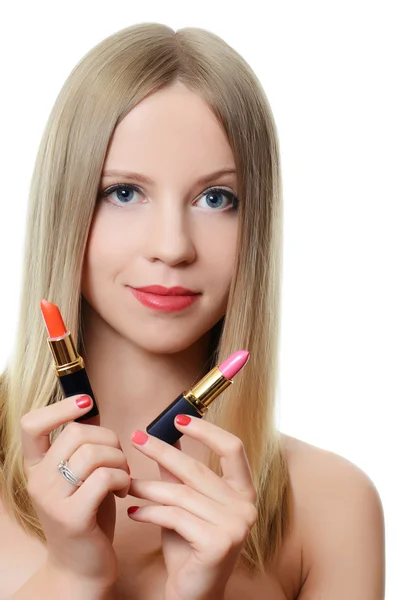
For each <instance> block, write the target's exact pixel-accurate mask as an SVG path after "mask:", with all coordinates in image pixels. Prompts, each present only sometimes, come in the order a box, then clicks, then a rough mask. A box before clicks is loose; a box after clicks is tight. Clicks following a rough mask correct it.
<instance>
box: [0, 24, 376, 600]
mask: <svg viewBox="0 0 397 600" xmlns="http://www.w3.org/2000/svg"><path fill="white" fill-rule="evenodd" d="M281 234H282V198H281V178H280V165H279V152H278V140H277V134H276V128H275V125H274V122H273V118H272V113H271V110H270V107H269V105H268V103H267V100H266V97H265V94H264V92H263V90H262V89H261V86H260V84H259V82H258V81H257V79H256V77H255V75H254V74H253V73H252V71H251V69H250V68H249V67H248V65H247V64H246V63H245V62H244V60H243V59H242V58H241V57H240V56H239V55H238V54H237V53H236V52H235V51H234V50H232V49H231V48H230V47H229V46H228V45H227V44H226V43H224V42H223V41H222V40H220V39H219V38H218V37H217V36H215V35H213V34H211V33H209V32H206V31H204V30H200V29H195V28H189V29H184V30H181V31H178V32H176V33H175V32H174V31H173V30H172V29H170V28H168V27H166V26H163V25H158V24H143V25H139V26H134V27H131V28H128V29H125V30H123V31H120V32H119V33H117V34H115V35H113V36H111V37H109V38H108V39H107V40H105V41H104V42H102V43H101V44H99V45H98V46H97V47H96V48H94V49H93V50H92V51H91V52H90V53H89V54H88V55H87V56H86V57H85V58H84V59H83V60H82V61H81V62H80V64H79V65H78V66H77V67H76V68H75V69H74V71H73V72H72V74H71V75H70V77H69V78H68V80H67V82H66V83H65V86H64V87H63V89H62V91H61V93H60V95H59V97H58V99H57V101H56V104H55V107H54V109H53V112H52V114H51V116H50V119H49V122H48V125H47V128H46V131H45V133H44V136H43V140H42V144H41V146H40V150H39V154H38V158H37V163H36V168H35V173H34V177H33V181H32V189H31V200H30V206H29V214H28V228H27V241H26V249H25V253H26V255H25V256H26V258H25V263H24V265H25V271H24V281H23V293H22V305H21V313H20V321H19V333H18V339H17V344H16V348H15V352H14V355H13V360H12V361H10V363H9V364H8V367H7V369H6V371H5V373H4V374H3V376H2V379H1V388H0V398H1V412H0V415H1V423H0V425H1V481H0V483H1V493H2V511H1V522H0V527H1V531H2V542H1V546H0V569H1V575H2V577H1V583H0V596H1V597H4V598H6V597H7V598H8V597H12V598H17V599H21V600H22V599H24V598H54V597H57V598H58V599H62V598H70V597H74V598H84V600H87V599H88V600H89V599H91V598H92V599H95V600H97V599H102V598H103V599H105V598H106V599H111V598H134V599H137V600H138V599H139V600H145V599H149V598H150V599H151V600H152V599H157V598H165V599H166V600H215V599H216V600H222V599H223V598H225V599H230V600H232V599H234V598H240V597H241V595H242V594H245V596H246V597H247V598H250V599H253V600H255V599H259V598H260V599H262V598H269V599H271V600H279V599H280V600H281V599H283V600H285V599H289V600H292V599H296V598H299V599H300V600H309V599H310V598H317V597H320V596H321V598H322V599H323V600H331V599H332V600H333V599H335V598H338V599H339V600H344V599H346V600H347V599H348V600H353V599H354V598H357V599H358V598H359V599H360V600H367V599H368V600H370V599H371V600H373V599H375V598H376V599H380V598H382V597H383V561H384V557H383V547H384V538H383V516H382V508H381V504H380V500H379V497H378V495H377V492H376V490H375V488H374V486H373V484H372V482H371V481H370V480H369V478H368V477H367V476H366V475H365V474H364V473H362V472H361V471H360V470H359V469H358V468H357V467H355V466H354V465H352V464H351V463H349V462H348V461H346V460H344V459H342V458H341V457H338V456H336V455H334V454H332V453H330V452H325V451H322V450H320V449H317V448H315V447H312V446H310V445H308V444H305V443H304V442H301V441H299V440H296V439H293V438H290V437H288V436H284V435H282V434H280V433H279V432H278V431H277V429H276V427H275V421H274V401H275V393H276V388H277V364H278V337H279V300H280V278H281V257H282V254H281V244H282V237H281ZM147 286H151V287H152V286H162V287H163V288H164V287H165V288H166V290H165V293H168V295H172V294H175V293H176V294H177V296H179V297H181V296H184V295H187V296H189V298H190V300H191V302H189V303H188V305H184V308H180V309H175V307H174V309H173V310H170V309H169V306H168V309H167V306H166V304H164V299H163V300H162V299H161V297H159V294H158V293H154V294H153V289H152V290H149V292H148V291H147V289H146V288H147ZM181 287H182V288H183V290H180V289H178V288H181ZM175 288H176V289H175ZM154 291H155V292H156V291H158V290H156V289H155V290H154ZM160 291H161V292H162V293H163V292H164V289H163V290H160ZM43 298H46V299H48V300H49V301H50V302H53V303H55V304H57V305H58V306H59V307H60V310H61V312H62V315H63V316H64V319H65V322H66V323H67V324H68V327H69V329H70V331H71V332H72V335H73V336H74V337H75V339H76V340H77V343H78V348H79V351H80V353H81V354H82V356H83V357H84V360H85V363H86V368H87V373H88V375H89V379H90V381H91V384H92V387H93V390H95V397H96V399H97V401H98V406H99V413H100V420H99V418H98V417H95V418H94V419H91V420H90V422H87V421H86V422H79V423H73V421H75V419H77V418H79V417H81V416H83V415H84V414H86V413H87V412H88V411H89V410H90V409H91V407H92V400H91V399H90V398H88V399H87V398H81V397H80V396H79V397H70V398H66V399H64V398H63V395H62V393H61V391H60V389H59V387H58V385H57V382H56V378H55V377H54V372H53V369H52V364H51V357H50V356H49V352H48V348H47V344H46V332H45V328H44V327H43V322H42V319H41V315H40V312H39V307H40V301H41V300H42V299H43ZM244 348H245V349H247V350H249V352H250V355H251V358H250V360H249V362H248V364H247V366H246V367H245V369H244V370H243V371H242V372H241V373H240V374H239V375H238V376H237V377H236V380H235V383H234V385H233V386H231V387H230V388H229V389H228V390H226V391H225V392H224V393H223V394H222V396H221V397H219V398H218V399H217V400H216V402H215V403H214V404H213V405H212V406H211V408H210V411H209V412H208V415H207V417H206V418H205V419H198V418H192V419H190V421H189V419H186V418H185V419H183V417H181V418H177V420H176V422H175V427H176V428H177V429H179V431H181V432H182V433H183V437H182V438H181V440H180V441H179V442H177V444H176V445H175V446H171V445H169V444H166V443H165V442H163V441H161V440H159V439H157V438H155V437H153V436H148V435H147V434H146V433H145V430H146V426H147V425H148V423H150V422H151V421H152V420H153V419H154V418H155V417H156V416H157V415H158V414H159V413H160V412H161V411H162V410H163V409H164V407H166V406H167V405H168V404H169V403H170V401H172V400H173V398H175V397H176V396H177V395H178V394H179V393H180V392H181V391H182V390H186V389H188V388H189V387H190V385H191V384H192V382H193V381H196V380H197V378H198V377H200V376H201V375H202V374H204V373H205V372H206V371H207V370H208V369H209V368H210V366H211V365H213V364H219V362H220V360H223V359H225V358H226V357H227V356H228V355H230V354H231V353H232V352H234V351H236V350H239V349H244ZM65 425H66V426H65ZM62 460H67V461H68V466H69V468H70V469H71V472H72V474H74V475H75V476H76V481H79V483H78V485H75V483H73V482H72V483H71V482H70V481H66V480H65V478H63V477H62V474H61V473H60V471H59V470H58V469H57V465H59V463H60V461H62ZM130 472H131V476H132V479H130V475H129V473H130ZM135 498H138V499H140V501H138V502H137V503H136V501H135ZM131 501H132V504H131ZM134 503H135V504H134ZM138 505H139V506H140V508H138V509H136V506H138ZM128 517H129V518H128Z"/></svg>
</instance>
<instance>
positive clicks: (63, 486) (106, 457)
mask: <svg viewBox="0 0 397 600" xmlns="http://www.w3.org/2000/svg"><path fill="white" fill-rule="evenodd" d="M68 466H69V469H70V470H71V471H72V473H73V474H74V475H75V476H76V477H77V478H78V479H80V480H82V481H83V482H84V481H85V480H87V479H88V477H89V476H90V475H91V474H92V473H93V472H94V471H95V469H97V468H99V467H109V468H114V469H123V470H124V471H125V472H126V473H127V475H128V476H129V468H128V464H127V459H126V457H125V454H124V453H123V452H122V451H121V450H119V449H118V448H113V447H111V446H101V445H98V444H83V445H82V446H80V447H79V448H78V449H77V450H76V452H75V453H74V454H73V455H72V456H71V458H70V460H69V464H68ZM58 488H59V492H60V493H61V494H62V497H65V496H71V495H72V494H73V493H74V492H75V491H76V488H75V487H73V486H72V485H70V483H68V482H67V481H66V480H65V479H64V478H63V477H61V478H60V479H59V482H58Z"/></svg>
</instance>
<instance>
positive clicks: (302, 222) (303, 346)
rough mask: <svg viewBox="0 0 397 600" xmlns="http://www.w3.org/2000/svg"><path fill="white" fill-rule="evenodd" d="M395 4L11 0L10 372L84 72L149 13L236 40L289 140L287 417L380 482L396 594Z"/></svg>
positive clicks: (4, 135)
mask: <svg viewBox="0 0 397 600" xmlns="http://www.w3.org/2000/svg"><path fill="white" fill-rule="evenodd" d="M393 4H394V3H393V2H382V1H377V2H363V1H361V2H354V1H350V2H349V1H348V0H347V1H346V0H345V1H343V2H341V1H335V0H334V1H332V2H322V1H316V2H315V1H313V2H307V1H300V2H294V1H291V2H286V1H285V0H284V1H280V0H277V1H276V0H273V1H272V2H269V1H268V2H260V3H258V4H256V3H253V2H249V1H248V2H247V1H244V2H242V3H238V4H236V5H233V3H230V2H226V1H218V2H214V1H211V2H203V1H200V2H193V3H191V2H184V3H180V4H179V2H178V3H176V2H157V3H155V2H150V1H149V2H148V1H145V2H142V3H137V2H132V1H129V2H122V1H117V0H112V2H106V3H100V2H92V1H80V2H73V1H69V2H68V3H55V2H43V1H41V2H40V1H38V0H36V1H35V2H27V1H26V2H25V3H22V2H17V1H13V2H12V3H10V4H8V5H7V6H4V5H3V4H2V8H1V9H0V61H1V62H0V66H1V84H0V85H1V94H0V109H1V113H0V114H1V136H0V152H1V156H0V185H1V194H0V272H1V284H0V285H1V290H0V291H1V294H0V369H3V368H4V366H5V362H6V359H7V356H8V352H9V348H10V346H11V344H12V343H13V336H14V332H15V329H16V318H17V305H18V302H19V295H20V275H21V263H22V245H23V237H24V228H25V215H26V206H27V196H28V188H29V181H30V176H31V173H32V168H33V162H34V159H35V154H36V151H37V147H38V144H39V140H40V137H41V134H42V131H43V127H44V125H45V121H46V119H47V117H48V114H49V112H50V109H51V107H52V104H53V102H54V100H55V97H56V95H57V93H58V91H59V89H60V87H61V86H62V84H63V82H64V80H65V79H66V77H67V75H68V74H69V72H70V70H71V69H72V68H73V66H74V65H75V64H76V62H77V61H78V60H79V59H80V58H81V57H82V56H83V55H84V54H85V53H86V52H87V51H88V50H89V49H90V48H91V47H92V46H93V45H95V44H96V43H97V42H99V41H101V40H102V39H103V38H104V37H106V36H107V35H109V34H111V33H113V32H115V31H116V30H118V29H121V28H124V27H127V26H129V25H132V24H135V23H139V22H144V21H146V22H148V21H157V22H160V23H165V24H167V25H170V26H171V27H173V28H174V29H177V28H181V27H185V26H197V27H204V28H206V29H209V30H211V31H213V32H214V33H216V34H218V35H220V36H221V37H223V39H224V40H225V41H226V42H228V43H229V44H230V45H232V46H233V47H234V48H235V49H236V50H237V51H238V52H240V54H241V55H242V56H243V57H244V58H245V59H246V60H247V61H248V62H249V64H250V65H251V66H252V67H253V69H254V71H255V72H256V73H257V75H258V77H259V78H260V80H261V82H262V84H263V86H264V89H265V92H266V94H267V96H268V99H269V101H270V104H271V106H272V109H273V112H274V116H275V119H276V123H277V127H278V133H279V138H280V144H281V157H282V170H283V181H284V202H285V208H284V219H285V237H284V256H285V258H284V278H283V305H282V322H283V325H282V348H281V393H280V398H279V402H280V409H279V415H280V428H281V429H282V431H284V432H286V433H288V434H290V435H293V436H295V437H298V438H300V439H303V440H305V441H306V442H309V443H312V444H314V445H318V446H320V447H322V448H326V449H329V450H332V451H333V452H336V453H338V454H341V455H343V456H345V457H346V458H348V459H349V460H351V461H352V462H354V463H356V464H357V465H358V466H359V467H360V468H362V469H363V470H364V471H365V472H366V473H368V475H369V476H370V477H371V478H372V480H373V481H374V483H375V485H376V486H377V488H378V490H379V492H380V495H381V498H382V500H383V505H384V511H385V518H386V532H387V562H388V588H387V599H388V600H393V598H397V578H396V569H395V567H396V565H397V517H396V512H397V493H396V485H395V478H396V475H397V469H396V463H395V460H396V456H397V455H396V451H395V443H396V435H395V429H396V422H395V420H394V416H395V414H396V411H395V405H396V401H397V384H396V374H397V369H396V359H397V352H396V340H397V318H396V308H397V292H396V259H397V235H396V228H397V210H396V200H397V182H396V181H397V173H396V158H397V156H396V154H397V153H396V137H397V118H396V107H397V92H396V72H397V67H396V58H397V42H396V39H397V36H396V19H395V18H394V17H393V16H392V8H396V6H395V4H394V6H392V5H393ZM33 309H35V307H32V310H33ZM393 565H394V569H393V568H392V566H393Z"/></svg>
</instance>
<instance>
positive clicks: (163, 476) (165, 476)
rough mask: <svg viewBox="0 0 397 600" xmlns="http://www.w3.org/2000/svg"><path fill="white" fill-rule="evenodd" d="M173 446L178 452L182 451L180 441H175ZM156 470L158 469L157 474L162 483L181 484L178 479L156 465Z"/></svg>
mask: <svg viewBox="0 0 397 600" xmlns="http://www.w3.org/2000/svg"><path fill="white" fill-rule="evenodd" d="M173 446H174V448H177V449H178V450H182V446H181V440H176V442H175V444H173ZM158 468H159V473H160V479H161V480H162V481H169V482H170V483H182V482H181V480H180V479H178V477H175V475H173V474H172V473H170V472H169V471H167V469H165V468H164V467H162V466H161V465H158Z"/></svg>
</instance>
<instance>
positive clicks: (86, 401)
mask: <svg viewBox="0 0 397 600" xmlns="http://www.w3.org/2000/svg"><path fill="white" fill-rule="evenodd" d="M91 403H92V400H91V398H90V397H89V396H81V397H80V398H77V400H76V404H77V406H78V407H79V408H88V407H89V406H91Z"/></svg>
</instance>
